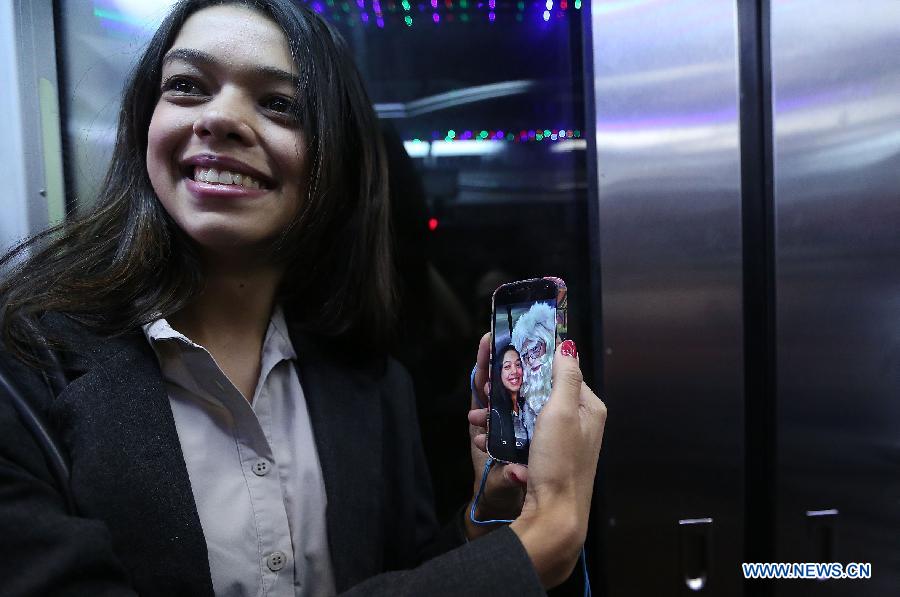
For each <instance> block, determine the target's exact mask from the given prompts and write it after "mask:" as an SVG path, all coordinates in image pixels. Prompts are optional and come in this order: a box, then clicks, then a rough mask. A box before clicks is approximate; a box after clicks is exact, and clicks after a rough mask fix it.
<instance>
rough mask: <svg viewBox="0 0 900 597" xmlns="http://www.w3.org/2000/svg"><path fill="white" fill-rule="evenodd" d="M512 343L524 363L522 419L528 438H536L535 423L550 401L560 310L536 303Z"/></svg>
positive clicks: (515, 331) (518, 326) (515, 329)
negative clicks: (557, 322)
mask: <svg viewBox="0 0 900 597" xmlns="http://www.w3.org/2000/svg"><path fill="white" fill-rule="evenodd" d="M512 343H513V346H515V347H516V350H518V351H519V355H520V356H521V359H522V368H523V370H524V371H523V372H524V380H523V383H522V389H521V393H522V396H524V398H525V404H524V408H523V409H522V410H523V412H522V415H523V417H524V421H523V422H524V424H525V428H526V429H527V430H528V437H532V436H533V435H534V422H535V420H536V419H537V416H538V415H539V414H540V413H541V408H543V406H544V403H545V402H546V401H547V399H549V398H550V379H551V371H550V362H551V360H552V359H553V353H554V351H555V350H556V309H555V308H554V307H551V306H550V305H548V304H547V303H535V304H533V305H532V306H531V308H529V309H528V311H526V312H525V313H524V314H523V315H522V316H521V317H519V319H518V320H517V321H516V324H515V326H514V327H513V331H512Z"/></svg>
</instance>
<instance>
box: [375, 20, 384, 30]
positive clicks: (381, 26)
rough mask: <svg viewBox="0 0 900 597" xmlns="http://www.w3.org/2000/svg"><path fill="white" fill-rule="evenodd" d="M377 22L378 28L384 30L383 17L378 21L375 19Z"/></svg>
mask: <svg viewBox="0 0 900 597" xmlns="http://www.w3.org/2000/svg"><path fill="white" fill-rule="evenodd" d="M375 22H376V23H377V24H378V27H380V28H381V29H384V19H382V18H381V17H378V18H377V19H375Z"/></svg>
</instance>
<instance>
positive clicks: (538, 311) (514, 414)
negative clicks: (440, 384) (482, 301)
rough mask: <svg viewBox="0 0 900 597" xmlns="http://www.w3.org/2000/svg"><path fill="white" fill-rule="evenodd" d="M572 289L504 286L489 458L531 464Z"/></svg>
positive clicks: (496, 329) (495, 316) (543, 282)
mask: <svg viewBox="0 0 900 597" xmlns="http://www.w3.org/2000/svg"><path fill="white" fill-rule="evenodd" d="M566 311H567V304H566V284H565V282H563V281H562V280H561V279H560V278H552V277H547V278H535V279H533V280H522V281H519V282H512V283H510V284H504V285H503V286H501V287H499V288H498V289H497V290H495V291H494V297H493V304H492V308H491V349H492V350H491V371H490V373H491V377H490V379H491V391H490V395H489V396H488V400H489V407H490V416H489V417H488V430H487V450H488V454H489V455H490V456H491V457H492V458H494V460H499V461H501V462H515V463H519V464H528V448H529V445H530V444H531V438H532V437H533V436H534V426H535V422H536V421H537V418H538V416H540V414H541V409H543V407H544V404H546V402H547V400H549V399H550V385H551V379H552V365H553V354H554V353H555V352H556V346H557V344H558V343H560V342H562V341H563V340H565V338H566V331H567V329H566V326H567V323H566Z"/></svg>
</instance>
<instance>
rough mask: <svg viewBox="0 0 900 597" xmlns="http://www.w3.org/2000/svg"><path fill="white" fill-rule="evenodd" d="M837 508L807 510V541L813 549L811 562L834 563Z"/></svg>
mask: <svg viewBox="0 0 900 597" xmlns="http://www.w3.org/2000/svg"><path fill="white" fill-rule="evenodd" d="M837 516H838V511H837V508H830V509H828V510H807V511H806V521H807V525H808V527H809V540H810V543H811V544H812V548H813V557H814V558H815V559H814V560H813V561H816V562H834V561H835V553H836V551H837Z"/></svg>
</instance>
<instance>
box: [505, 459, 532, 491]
mask: <svg viewBox="0 0 900 597" xmlns="http://www.w3.org/2000/svg"><path fill="white" fill-rule="evenodd" d="M503 473H504V474H505V475H506V477H507V479H509V481H510V482H511V483H515V484H516V485H521V486H523V487H524V486H525V485H527V484H528V467H527V466H522V465H521V464H508V465H506V469H505V470H504V471H503Z"/></svg>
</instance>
